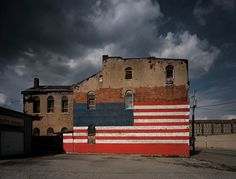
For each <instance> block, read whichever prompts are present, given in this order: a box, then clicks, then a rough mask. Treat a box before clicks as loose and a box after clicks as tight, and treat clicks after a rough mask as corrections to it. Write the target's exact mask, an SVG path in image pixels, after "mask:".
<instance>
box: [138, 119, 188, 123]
mask: <svg viewBox="0 0 236 179" xmlns="http://www.w3.org/2000/svg"><path fill="white" fill-rule="evenodd" d="M152 122H156V123H158V122H189V120H188V119H134V123H152Z"/></svg>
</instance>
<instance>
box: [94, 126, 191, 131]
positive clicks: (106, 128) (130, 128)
mask: <svg viewBox="0 0 236 179" xmlns="http://www.w3.org/2000/svg"><path fill="white" fill-rule="evenodd" d="M188 128H189V126H188V125H181V126H179V125H176V126H97V127H96V130H139V129H141V130H150V129H188Z"/></svg>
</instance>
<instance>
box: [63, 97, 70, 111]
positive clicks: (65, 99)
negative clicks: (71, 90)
mask: <svg viewBox="0 0 236 179" xmlns="http://www.w3.org/2000/svg"><path fill="white" fill-rule="evenodd" d="M61 112H68V98H67V96H63V97H62V98H61Z"/></svg>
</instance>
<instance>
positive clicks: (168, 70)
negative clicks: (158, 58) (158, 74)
mask: <svg viewBox="0 0 236 179" xmlns="http://www.w3.org/2000/svg"><path fill="white" fill-rule="evenodd" d="M173 80H174V69H173V66H172V65H168V66H167V67H166V83H167V84H173Z"/></svg>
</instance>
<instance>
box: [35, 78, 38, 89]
mask: <svg viewBox="0 0 236 179" xmlns="http://www.w3.org/2000/svg"><path fill="white" fill-rule="evenodd" d="M38 87H39V79H38V78H34V88H38Z"/></svg>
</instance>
